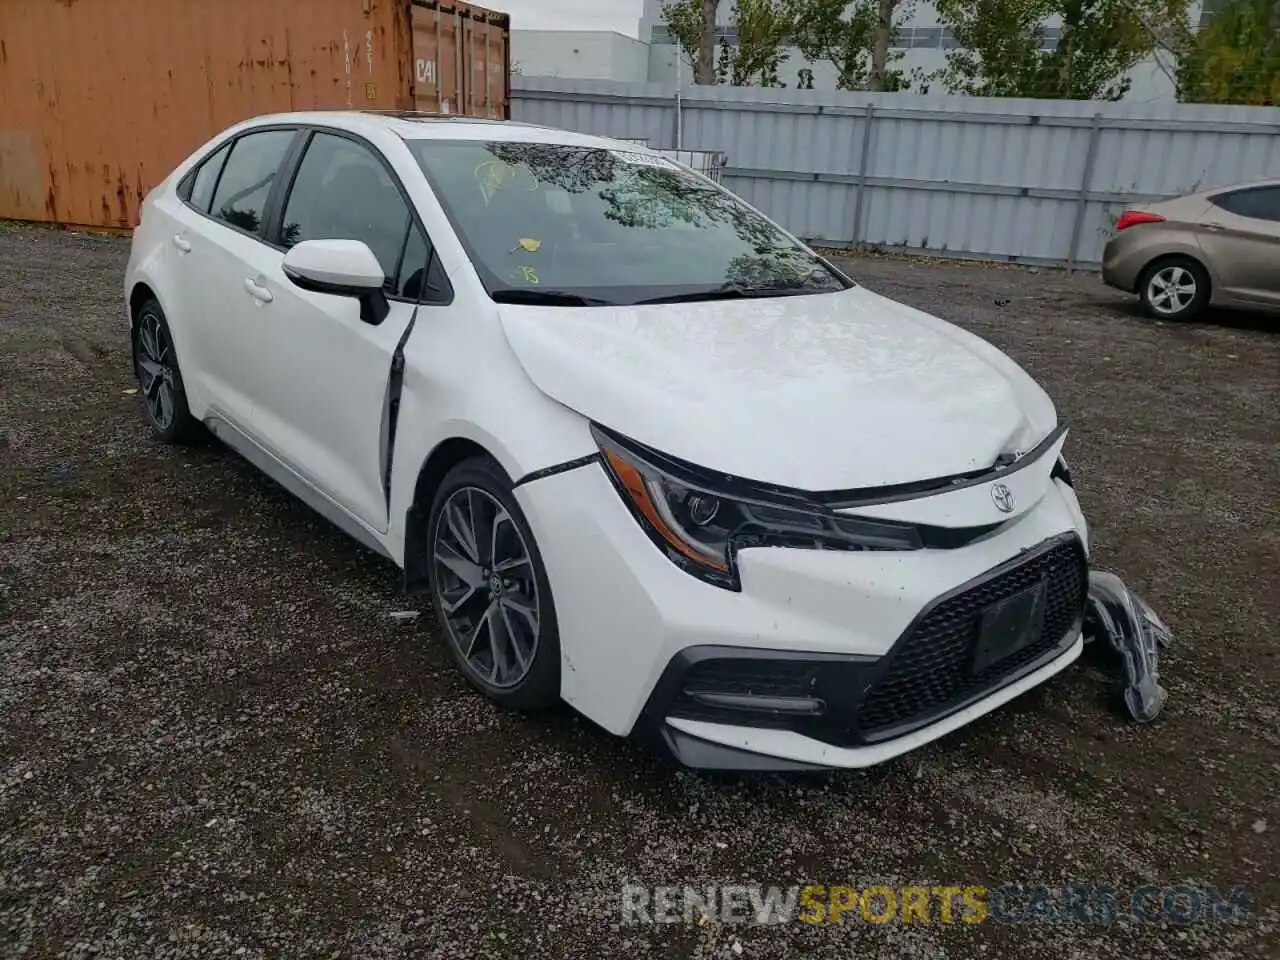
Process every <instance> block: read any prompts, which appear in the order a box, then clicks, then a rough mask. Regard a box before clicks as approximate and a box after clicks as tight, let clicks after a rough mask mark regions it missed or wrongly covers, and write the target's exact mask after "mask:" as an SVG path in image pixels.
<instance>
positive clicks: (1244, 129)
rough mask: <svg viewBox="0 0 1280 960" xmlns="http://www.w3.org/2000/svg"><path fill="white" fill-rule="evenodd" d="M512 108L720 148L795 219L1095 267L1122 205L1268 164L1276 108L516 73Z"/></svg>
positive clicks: (780, 212)
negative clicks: (679, 86)
mask: <svg viewBox="0 0 1280 960" xmlns="http://www.w3.org/2000/svg"><path fill="white" fill-rule="evenodd" d="M513 82H514V89H513V91H512V117H513V118H514V119H516V120H523V121H526V122H533V123H541V124H546V125H549V126H555V127H563V128H567V129H570V130H578V131H582V132H587V133H596V134H601V135H605V136H612V137H620V138H630V139H643V140H645V141H647V142H648V143H649V144H651V145H652V146H654V147H662V148H668V149H675V148H679V149H682V150H695V151H706V152H722V153H724V154H725V155H726V165H725V166H724V168H723V169H722V170H721V175H722V182H723V183H724V184H725V186H727V187H729V188H730V189H732V190H734V191H735V192H736V193H738V194H740V195H741V196H743V197H744V198H745V199H746V200H747V201H748V202H750V203H752V204H754V205H755V206H757V207H759V208H760V209H762V210H764V211H765V212H766V213H768V214H769V215H770V216H772V217H774V218H775V219H777V220H778V221H779V222H780V223H782V224H783V225H785V226H786V227H787V228H788V229H789V230H791V231H792V232H793V233H796V234H797V235H799V236H802V237H804V238H805V239H807V240H810V241H814V242H821V243H824V244H828V245H832V246H863V245H866V246H873V247H885V248H895V247H896V248H902V249H907V250H914V251H919V252H927V253H932V254H945V255H949V256H959V257H978V258H982V259H995V260H1002V261H1011V262H1020V263H1037V264H1065V265H1067V266H1069V267H1070V266H1081V267H1096V266H1097V265H1098V263H1099V261H1100V259H1101V256H1102V247H1103V244H1104V243H1105V242H1106V237H1107V236H1108V234H1109V232H1110V229H1111V225H1112V223H1113V222H1114V220H1115V217H1116V216H1117V215H1118V214H1119V213H1120V211H1121V210H1122V209H1123V208H1124V207H1125V206H1126V205H1128V204H1131V203H1135V202H1140V201H1143V200H1147V201H1150V200H1154V199H1159V198H1165V197H1171V196H1177V195H1178V194H1181V193H1187V192H1191V191H1193V190H1197V189H1204V188H1208V187H1212V186H1219V185H1224V184H1230V183H1239V182H1243V181H1247V180H1252V179H1257V178H1260V177H1267V176H1280V108H1271V107H1218V106H1203V105H1191V104H1171V103H1127V102H1123V101H1122V102H1120V103H1099V102H1088V101H1072V100H1010V99H993V98H977V97H952V96H919V95H917V94H901V93H891V94H872V93H845V92H841V91H825V90H823V91H814V90H788V89H763V88H759V87H694V88H688V87H686V88H685V89H683V90H682V91H681V92H680V95H679V96H677V95H676V92H675V91H674V90H673V89H671V88H669V87H665V86H663V85H660V84H620V83H613V82H609V81H586V80H560V79H556V80H552V79H547V78H539V77H516V78H513Z"/></svg>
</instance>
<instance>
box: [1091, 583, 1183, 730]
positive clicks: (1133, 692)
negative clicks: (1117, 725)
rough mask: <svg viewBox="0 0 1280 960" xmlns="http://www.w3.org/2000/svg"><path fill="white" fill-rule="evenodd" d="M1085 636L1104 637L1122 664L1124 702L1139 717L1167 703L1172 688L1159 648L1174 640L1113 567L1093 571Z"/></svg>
mask: <svg viewBox="0 0 1280 960" xmlns="http://www.w3.org/2000/svg"><path fill="white" fill-rule="evenodd" d="M1084 637H1085V641H1086V642H1091V641H1095V640H1101V641H1102V642H1103V643H1105V644H1106V646H1107V648H1108V649H1109V650H1110V651H1111V652H1112V653H1114V654H1116V655H1117V656H1118V657H1119V658H1120V661H1121V663H1122V664H1123V667H1124V680H1125V689H1124V703H1125V707H1126V708H1127V709H1128V711H1129V715H1130V716H1131V717H1133V719H1134V720H1137V721H1138V722H1139V723H1150V722H1151V721H1152V720H1154V719H1155V718H1156V717H1158V716H1159V715H1160V712H1161V710H1163V709H1164V704H1165V700H1166V699H1167V698H1168V693H1167V691H1166V690H1165V689H1164V687H1162V686H1161V685H1160V651H1161V650H1162V649H1164V648H1165V647H1167V646H1168V645H1169V644H1170V643H1171V642H1172V641H1173V635H1172V633H1171V632H1170V631H1169V628H1168V626H1166V625H1165V622H1164V621H1163V620H1161V619H1160V617H1159V616H1158V615H1157V614H1156V612H1155V611H1154V610H1152V609H1151V606H1150V605H1149V604H1148V603H1147V602H1146V601H1145V600H1143V599H1142V597H1140V596H1138V594H1136V593H1135V592H1134V591H1132V590H1130V589H1129V587H1127V586H1126V585H1125V583H1124V581H1123V580H1121V579H1120V578H1119V577H1118V576H1116V575H1115V574H1114V573H1109V572H1107V571H1105V570H1091V571H1089V596H1088V601H1087V605H1086V608H1085V621H1084Z"/></svg>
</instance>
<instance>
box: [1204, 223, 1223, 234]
mask: <svg viewBox="0 0 1280 960" xmlns="http://www.w3.org/2000/svg"><path fill="white" fill-rule="evenodd" d="M1204 228H1205V229H1206V230H1208V231H1209V232H1210V233H1221V232H1222V227H1220V226H1218V224H1216V223H1206V224H1205V225H1204Z"/></svg>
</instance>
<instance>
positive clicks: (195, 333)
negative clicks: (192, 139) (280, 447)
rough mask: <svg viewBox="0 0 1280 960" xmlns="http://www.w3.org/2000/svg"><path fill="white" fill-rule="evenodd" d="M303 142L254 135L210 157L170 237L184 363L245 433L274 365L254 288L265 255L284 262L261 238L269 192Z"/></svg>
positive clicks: (284, 133)
mask: <svg viewBox="0 0 1280 960" xmlns="http://www.w3.org/2000/svg"><path fill="white" fill-rule="evenodd" d="M298 135H299V131H298V130H297V129H296V128H272V129H263V130H254V131H252V132H249V133H246V134H243V135H241V136H239V137H237V138H235V139H234V140H233V141H232V142H231V143H229V144H227V145H225V146H223V147H221V148H220V149H219V150H217V151H215V152H214V153H213V154H211V155H210V157H209V158H208V159H207V160H206V161H205V162H204V163H203V164H202V165H201V166H200V167H199V168H198V169H197V172H196V176H195V177H194V178H192V179H191V182H190V187H189V192H187V193H186V195H185V196H184V202H185V203H186V205H187V207H188V210H187V211H186V215H185V216H184V217H183V219H182V221H181V224H180V226H179V229H178V230H176V231H175V233H174V235H173V237H172V238H171V242H172V245H173V247H174V249H175V250H176V252H177V259H176V268H177V275H178V287H179V289H180V290H181V297H182V301H183V304H182V306H183V311H182V312H183V315H184V317H185V319H186V324H187V329H186V333H187V334H188V338H189V341H190V343H189V347H188V351H187V352H188V354H189V356H187V357H183V364H184V366H186V367H189V368H192V369H190V372H189V374H188V375H192V374H193V375H195V376H197V377H198V378H199V380H200V386H201V388H202V390H203V393H204V395H205V396H206V397H207V398H208V400H209V406H210V409H211V410H212V411H213V412H215V413H217V414H219V415H221V416H223V417H225V418H226V419H228V420H230V421H231V422H232V423H234V424H235V425H236V426H238V427H239V428H240V429H241V430H243V431H245V432H250V428H251V426H252V424H253V419H254V406H255V400H254V396H253V384H254V383H255V381H256V380H257V379H258V374H257V372H256V369H255V368H256V365H258V364H261V363H267V362H269V360H268V358H267V357H266V356H265V355H264V354H263V352H262V351H263V346H264V344H263V342H262V338H261V334H262V324H261V320H262V309H263V307H264V306H265V303H264V301H263V299H262V296H261V292H260V289H261V288H260V286H255V287H251V286H250V285H249V281H250V280H251V279H253V278H255V277H257V276H258V275H259V274H260V273H261V270H262V261H263V258H264V255H268V254H274V255H275V256H276V257H278V256H279V254H278V253H276V252H275V251H273V250H271V248H270V247H268V246H267V245H266V243H265V241H264V239H263V231H264V229H265V226H266V222H267V214H268V205H269V201H270V198H271V194H272V186H273V185H274V183H275V179H276V177H277V176H278V174H279V172H280V170H281V168H282V167H283V166H284V164H285V162H286V159H287V157H288V155H289V151H290V147H291V146H292V145H293V144H294V141H295V138H296V137H297V136H298ZM184 187H185V184H184Z"/></svg>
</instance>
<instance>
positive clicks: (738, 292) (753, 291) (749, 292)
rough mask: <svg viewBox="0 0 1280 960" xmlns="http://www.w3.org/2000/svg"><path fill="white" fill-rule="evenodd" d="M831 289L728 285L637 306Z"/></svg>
mask: <svg viewBox="0 0 1280 960" xmlns="http://www.w3.org/2000/svg"><path fill="white" fill-rule="evenodd" d="M830 289H831V288H830V287H794V286H776V287H744V286H742V285H741V284H738V283H726V284H724V285H723V286H719V287H712V288H711V289H710V290H694V291H693V292H692V293H673V294H670V295H668V296H665V297H651V298H650V299H648V300H637V301H636V305H637V306H639V305H641V304H651V303H693V302H695V301H698V300H753V299H755V298H757V297H794V296H798V295H799V294H803V293H816V292H820V291H823V290H830Z"/></svg>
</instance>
